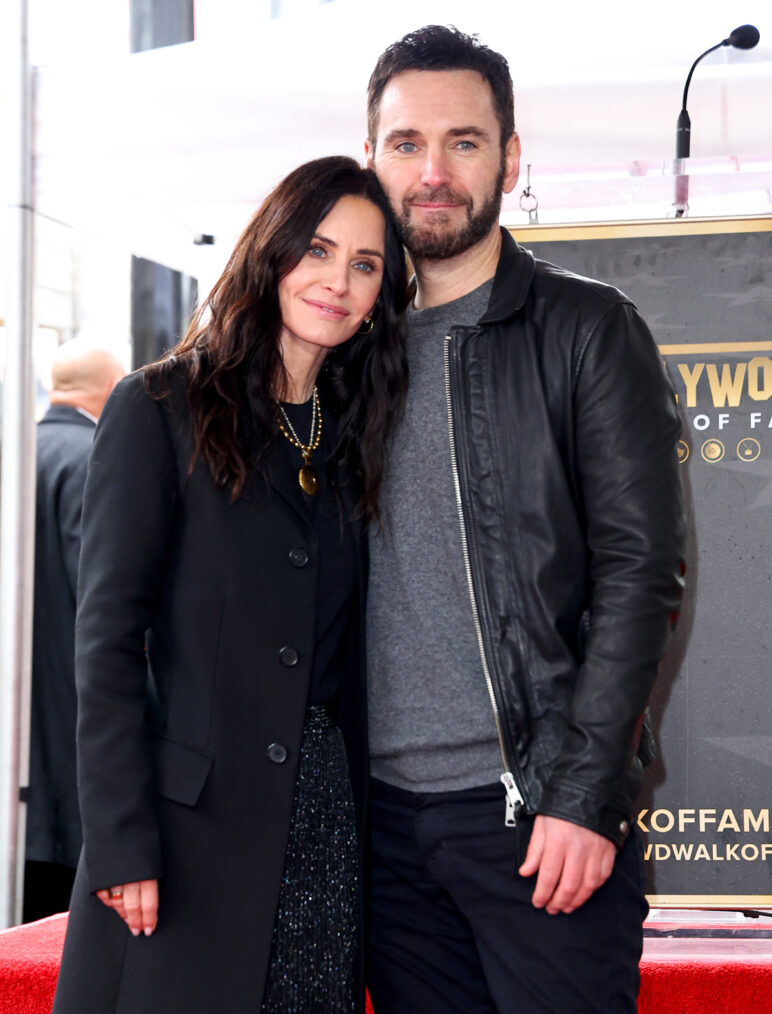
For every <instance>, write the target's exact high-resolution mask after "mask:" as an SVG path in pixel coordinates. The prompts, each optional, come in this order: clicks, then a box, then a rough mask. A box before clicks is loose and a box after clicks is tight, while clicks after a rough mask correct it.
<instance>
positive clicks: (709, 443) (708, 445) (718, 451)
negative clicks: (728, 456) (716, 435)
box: [700, 440, 726, 465]
mask: <svg viewBox="0 0 772 1014" xmlns="http://www.w3.org/2000/svg"><path fill="white" fill-rule="evenodd" d="M725 450H726V449H725V447H724V445H723V444H722V443H721V441H720V440H706V441H705V443H704V444H703V445H702V448H701V449H700V454H702V457H703V458H704V459H705V461H708V462H710V464H711V465H715V463H716V462H717V461H721V459H722V458H723V457H724V453H725Z"/></svg>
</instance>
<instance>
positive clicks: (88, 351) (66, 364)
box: [24, 339, 126, 922]
mask: <svg viewBox="0 0 772 1014" xmlns="http://www.w3.org/2000/svg"><path fill="white" fill-rule="evenodd" d="M125 372H126V371H125V370H124V368H123V366H122V365H121V363H120V362H119V361H118V359H117V358H116V356H114V355H113V353H112V352H110V351H108V350H107V349H101V348H96V347H94V346H91V345H86V344H84V343H81V342H80V341H78V340H77V339H76V340H73V341H69V342H66V343H65V344H64V345H61V346H60V347H59V349H58V351H57V353H56V356H55V359H54V365H53V369H52V373H51V382H52V386H51V399H50V400H51V407H50V408H49V409H48V411H47V412H46V414H45V416H44V417H43V419H41V421H40V422H39V423H38V428H37V500H36V509H35V514H36V519H35V611H34V626H33V642H32V717H31V729H30V733H31V734H30V775H29V797H28V806H27V843H26V864H25V876H24V922H32V921H34V920H35V919H42V918H43V917H44V916H47V915H52V914H53V913H54V912H63V911H66V909H67V908H68V907H69V899H70V891H71V889H72V882H73V878H74V876H75V867H76V866H77V863H78V855H79V854H80V848H81V844H82V836H81V828H80V814H79V811H78V793H77V783H76V774H75V716H76V698H75V673H74V665H75V649H74V633H75V591H76V585H77V576H78V555H79V553H80V515H81V506H82V501H83V486H84V483H85V481H86V470H87V467H88V458H89V453H90V451H91V444H92V441H93V439H94V430H95V427H96V423H97V419H98V418H99V415H100V413H101V412H102V408H103V407H104V404H105V401H106V400H107V397H108V395H109V394H110V392H111V391H112V389H113V387H115V385H116V384H117V382H118V381H119V380H120V379H121V377H122V376H124V374H125Z"/></svg>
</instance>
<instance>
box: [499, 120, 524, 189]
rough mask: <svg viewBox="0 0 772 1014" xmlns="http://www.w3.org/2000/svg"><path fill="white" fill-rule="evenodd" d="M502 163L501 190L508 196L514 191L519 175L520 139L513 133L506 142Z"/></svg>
mask: <svg viewBox="0 0 772 1014" xmlns="http://www.w3.org/2000/svg"><path fill="white" fill-rule="evenodd" d="M504 163H505V169H504V182H503V183H502V185H501V189H502V191H503V192H504V193H505V194H509V193H511V192H512V191H513V190H514V189H515V184H516V183H517V178H518V176H519V175H520V138H519V137H518V136H517V133H516V132H515V131H513V132H512V133H511V134H510V136H509V140H508V141H507V147H506V149H505V151H504Z"/></svg>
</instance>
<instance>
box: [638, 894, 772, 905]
mask: <svg viewBox="0 0 772 1014" xmlns="http://www.w3.org/2000/svg"><path fill="white" fill-rule="evenodd" d="M646 900H647V901H648V903H649V905H650V906H651V907H652V908H772V894H647V895H646Z"/></svg>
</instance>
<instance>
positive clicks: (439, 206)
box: [410, 201, 464, 211]
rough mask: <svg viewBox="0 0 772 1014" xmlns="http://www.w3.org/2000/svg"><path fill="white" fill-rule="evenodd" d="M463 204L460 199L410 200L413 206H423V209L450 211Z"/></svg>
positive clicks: (461, 206)
mask: <svg viewBox="0 0 772 1014" xmlns="http://www.w3.org/2000/svg"><path fill="white" fill-rule="evenodd" d="M463 206H464V205H463V204H462V203H461V202H460V201H410V207H411V208H421V209H422V210H423V211H448V210H449V209H450V208H463Z"/></svg>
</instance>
